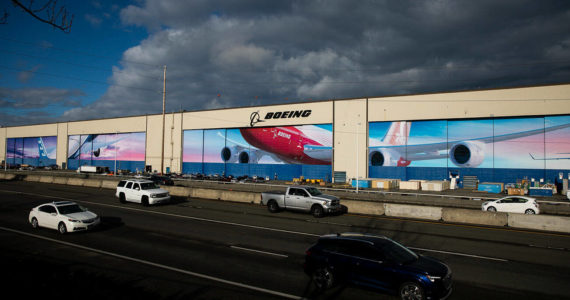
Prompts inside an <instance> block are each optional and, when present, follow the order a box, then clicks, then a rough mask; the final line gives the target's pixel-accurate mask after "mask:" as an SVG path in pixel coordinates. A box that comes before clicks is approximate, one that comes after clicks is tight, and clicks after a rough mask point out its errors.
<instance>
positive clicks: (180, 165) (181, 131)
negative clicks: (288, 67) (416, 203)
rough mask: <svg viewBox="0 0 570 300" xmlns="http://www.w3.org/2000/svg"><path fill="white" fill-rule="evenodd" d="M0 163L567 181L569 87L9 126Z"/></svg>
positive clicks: (286, 176)
mask: <svg viewBox="0 0 570 300" xmlns="http://www.w3.org/2000/svg"><path fill="white" fill-rule="evenodd" d="M161 159H162V162H161ZM0 160H2V161H6V162H7V165H8V166H7V167H11V166H12V167H13V166H16V165H26V164H27V165H32V166H47V165H52V164H57V165H59V167H60V168H61V167H63V168H65V169H77V168H78V167H79V166H82V165H91V166H105V167H108V168H109V169H110V170H111V171H113V170H130V171H132V172H136V171H140V172H142V171H144V170H152V171H154V170H157V171H159V172H160V170H161V168H162V172H175V173H202V174H220V175H222V174H224V175H226V176H227V175H233V176H236V177H237V176H242V175H249V176H254V175H257V176H261V177H270V178H271V179H273V178H275V177H277V178H278V179H282V180H291V179H292V178H298V177H300V176H304V177H305V178H313V179H323V180H326V181H333V179H334V178H335V175H336V180H341V179H340V178H341V177H346V178H347V179H350V178H356V177H359V178H397V179H402V180H410V179H426V180H443V179H448V178H449V176H450V174H453V175H458V176H460V177H462V176H466V175H470V176H477V177H478V178H479V180H481V181H490V182H504V183H509V182H516V181H517V180H520V179H523V178H527V179H530V178H535V179H537V180H540V179H542V180H544V181H545V182H547V181H550V182H554V181H555V180H557V179H559V178H560V177H564V178H568V177H570V84H562V85H549V86H536V87H521V88H509V89H493V90H476V91H463V92H449V93H433V94H418V95H403V96H390V97H370V98H359V99H342V100H327V101H317V102H308V103H307V102H305V103H294V104H284V105H270V106H257V107H245V108H231V109H218V110H206V111H193V112H180V113H169V114H166V115H165V116H164V121H163V115H162V114H157V115H145V116H134V117H122V118H110V119H98V120H86V121H73V122H61V123H52V124H41V125H29V126H14V127H5V128H0ZM339 174H340V175H339Z"/></svg>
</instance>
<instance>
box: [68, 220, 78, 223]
mask: <svg viewBox="0 0 570 300" xmlns="http://www.w3.org/2000/svg"><path fill="white" fill-rule="evenodd" d="M67 220H68V221H69V222H73V223H81V221H79V220H75V219H67Z"/></svg>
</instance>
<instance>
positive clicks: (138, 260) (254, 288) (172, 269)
mask: <svg viewBox="0 0 570 300" xmlns="http://www.w3.org/2000/svg"><path fill="white" fill-rule="evenodd" d="M0 229H1V230H4V231H8V232H12V233H16V234H21V235H25V236H28V237H33V238H37V239H42V240H45V241H49V242H54V243H58V244H62V245H66V246H69V247H74V248H78V249H82V250H87V251H91V252H95V253H99V254H103V255H107V256H112V257H116V258H120V259H123V260H128V261H132V262H136V263H140V264H144V265H149V266H153V267H157V268H161V269H165V270H169V271H174V272H178V273H182V274H186V275H190V276H194V277H199V278H202V279H207V280H211V281H216V282H220V283H224V284H228V285H232V286H237V287H240V288H245V289H249V290H254V291H257V292H261V293H265V294H270V295H274V296H280V297H283V298H288V299H303V298H301V297H299V296H295V295H291V294H286V293H282V292H278V291H273V290H269V289H265V288H261V287H257V286H253V285H249V284H244V283H240V282H235V281H230V280H226V279H222V278H218V277H214V276H210V275H205V274H201V273H196V272H192V271H188V270H183V269H179V268H174V267H170V266H166V265H162V264H159V263H154V262H150V261H147V260H143V259H138V258H134V257H129V256H125V255H121V254H117V253H113V252H109V251H105V250H99V249H95V248H91V247H86V246H82V245H79V244H74V243H69V242H64V241H60V240H56V239H52V238H48V237H44V236H41V235H36V234H31V233H27V232H24V231H19V230H15V229H11V228H6V227H2V226H0Z"/></svg>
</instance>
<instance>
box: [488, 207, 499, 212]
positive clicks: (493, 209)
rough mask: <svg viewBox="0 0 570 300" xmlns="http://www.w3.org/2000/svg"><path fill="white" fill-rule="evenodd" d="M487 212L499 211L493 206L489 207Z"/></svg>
mask: <svg viewBox="0 0 570 300" xmlns="http://www.w3.org/2000/svg"><path fill="white" fill-rule="evenodd" d="M487 211H490V212H496V211H497V209H496V208H494V207H493V206H489V207H487Z"/></svg>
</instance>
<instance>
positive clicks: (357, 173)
mask: <svg viewBox="0 0 570 300" xmlns="http://www.w3.org/2000/svg"><path fill="white" fill-rule="evenodd" d="M358 118H360V115H358ZM358 127H360V122H358V123H356V193H357V194H358V185H359V184H360V181H358V178H359V175H360V173H359V172H358V171H359V168H358V165H359V159H358V152H360V151H358V150H359V146H358V144H359V143H358Z"/></svg>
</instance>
